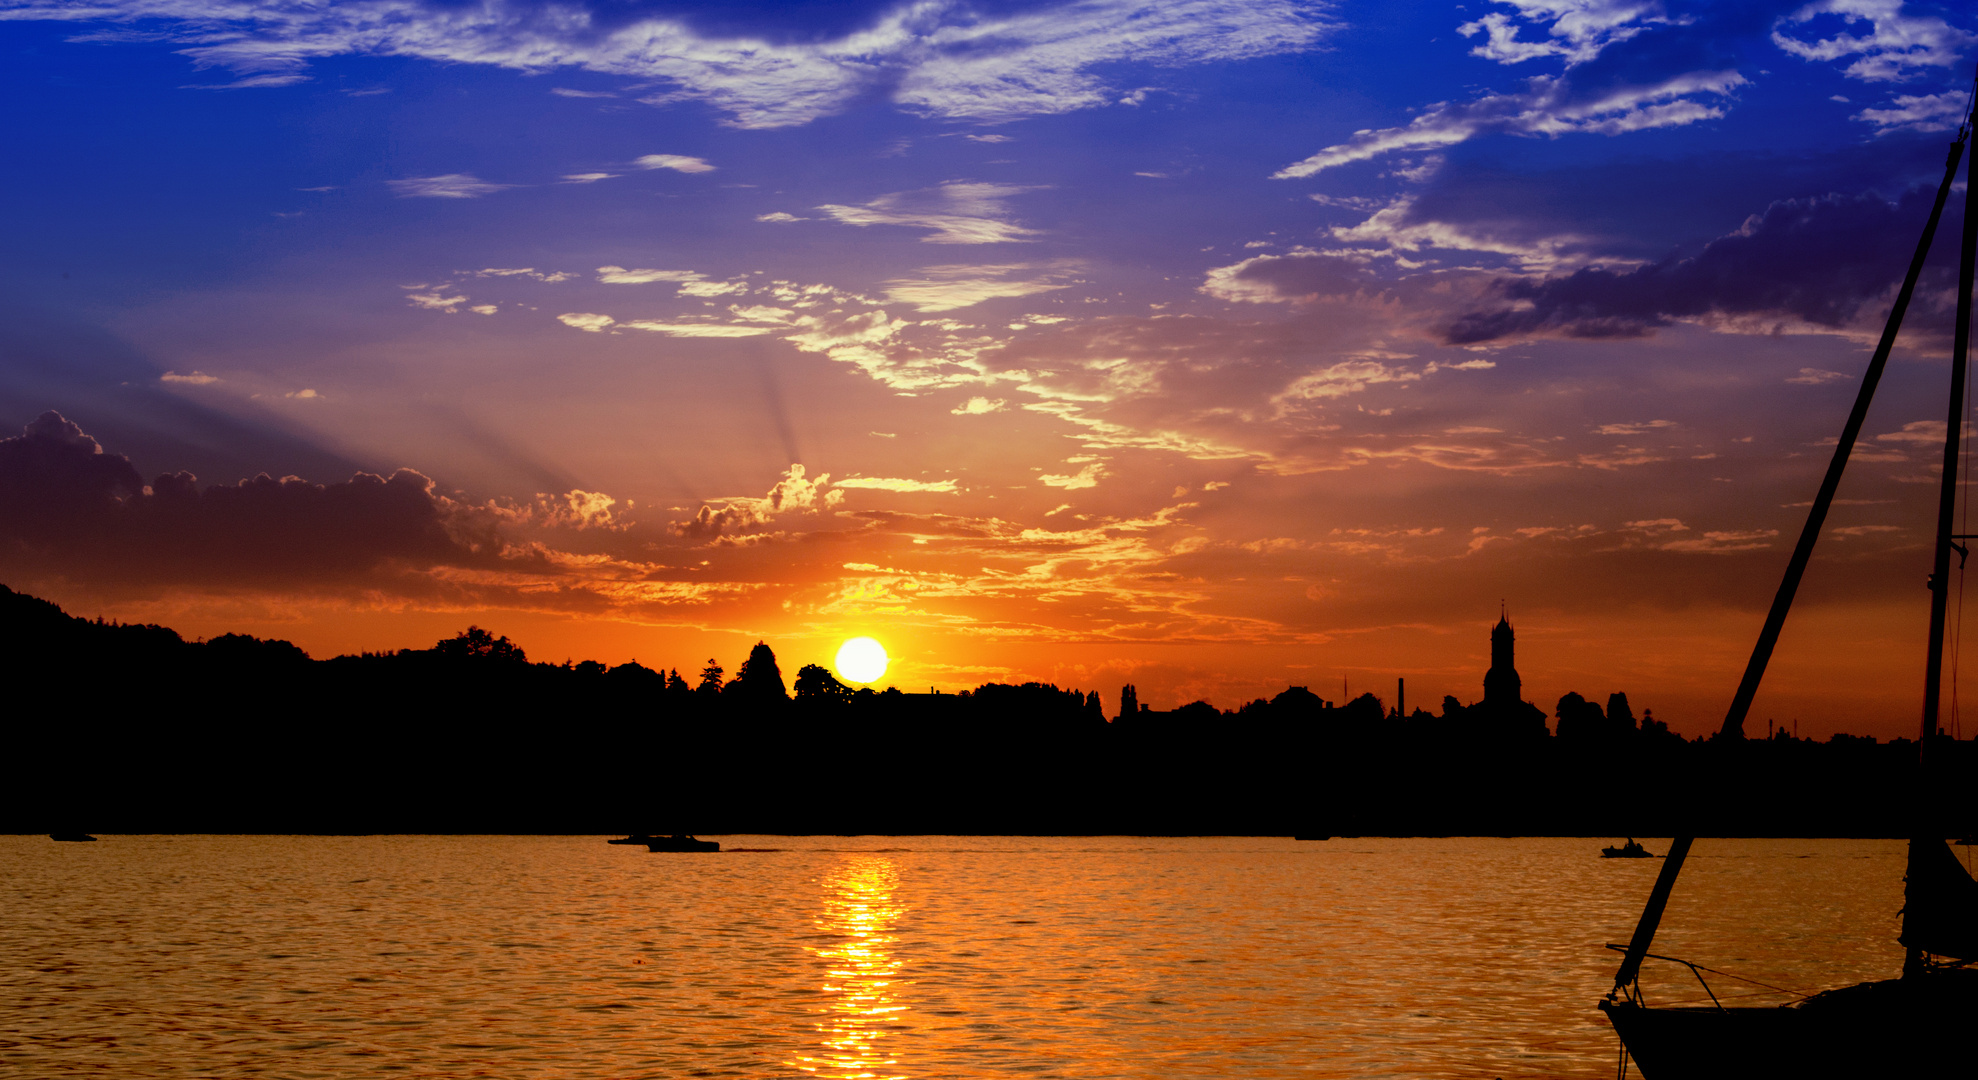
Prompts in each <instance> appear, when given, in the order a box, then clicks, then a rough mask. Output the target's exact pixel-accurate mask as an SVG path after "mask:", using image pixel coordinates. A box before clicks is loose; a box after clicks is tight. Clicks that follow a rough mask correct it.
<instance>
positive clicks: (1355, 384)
mask: <svg viewBox="0 0 1978 1080" xmlns="http://www.w3.org/2000/svg"><path fill="white" fill-rule="evenodd" d="M1421 377H1422V376H1421V374H1420V373H1419V372H1414V371H1408V370H1405V369H1402V368H1393V367H1389V366H1387V365H1386V364H1383V363H1381V362H1380V361H1378V360H1342V361H1340V362H1339V363H1336V364H1332V365H1330V366H1328V367H1324V368H1320V369H1319V370H1317V371H1314V372H1312V373H1311V374H1309V375H1302V376H1300V377H1298V378H1297V379H1295V380H1293V381H1292V383H1291V385H1289V386H1287V387H1285V388H1284V389H1283V390H1282V391H1279V392H1278V394H1277V396H1276V397H1274V398H1272V399H1271V400H1272V401H1274V402H1277V403H1279V404H1283V403H1285V402H1290V401H1311V400H1315V399H1316V400H1323V399H1326V398H1336V397H1345V396H1346V395H1348V394H1357V393H1359V392H1361V391H1363V390H1365V389H1366V388H1367V387H1369V386H1377V385H1379V384H1381V383H1406V382H1417V381H1419V380H1420V379H1421Z"/></svg>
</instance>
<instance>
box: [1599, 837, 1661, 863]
mask: <svg viewBox="0 0 1978 1080" xmlns="http://www.w3.org/2000/svg"><path fill="white" fill-rule="evenodd" d="M1600 857H1601V858H1603V859H1653V858H1655V853H1654V852H1652V851H1650V850H1648V849H1647V848H1645V847H1643V846H1641V845H1640V844H1637V843H1635V838H1634V837H1632V836H1630V837H1628V842H1627V843H1625V844H1622V845H1621V846H1620V847H1604V848H1601V849H1600Z"/></svg>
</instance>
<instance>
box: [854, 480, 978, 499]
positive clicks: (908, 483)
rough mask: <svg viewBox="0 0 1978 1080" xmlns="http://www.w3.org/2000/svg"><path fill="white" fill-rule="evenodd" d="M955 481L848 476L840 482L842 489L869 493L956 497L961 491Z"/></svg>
mask: <svg viewBox="0 0 1978 1080" xmlns="http://www.w3.org/2000/svg"><path fill="white" fill-rule="evenodd" d="M955 483H956V482H955V481H953V480H902V479H898V478H895V477H890V476H848V477H846V478H844V479H843V480H840V481H838V483H837V486H838V487H840V488H862V489H864V490H867V491H899V492H932V493H934V494H940V495H955V494H959V493H960V489H959V488H957V487H956V486H955Z"/></svg>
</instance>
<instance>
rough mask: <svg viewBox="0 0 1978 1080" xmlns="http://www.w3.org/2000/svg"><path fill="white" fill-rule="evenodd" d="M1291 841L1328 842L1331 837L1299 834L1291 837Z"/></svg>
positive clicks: (1317, 834)
mask: <svg viewBox="0 0 1978 1080" xmlns="http://www.w3.org/2000/svg"><path fill="white" fill-rule="evenodd" d="M1292 839H1293V840H1330V839H1332V837H1330V836H1324V835H1321V834H1319V833H1299V834H1298V835H1297V836H1294V837H1292Z"/></svg>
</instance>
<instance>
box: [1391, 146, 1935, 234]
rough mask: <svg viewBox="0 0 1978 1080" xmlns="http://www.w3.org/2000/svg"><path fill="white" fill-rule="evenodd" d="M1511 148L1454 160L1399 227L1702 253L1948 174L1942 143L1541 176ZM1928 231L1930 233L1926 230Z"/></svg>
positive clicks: (1470, 150)
mask: <svg viewBox="0 0 1978 1080" xmlns="http://www.w3.org/2000/svg"><path fill="white" fill-rule="evenodd" d="M1502 149H1503V147H1501V146H1495V145H1490V146H1464V147H1459V148H1457V149H1455V150H1453V151H1451V152H1450V153H1449V155H1448V160H1447V161H1446V162H1445V163H1444V164H1443V165H1442V166H1441V167H1440V168H1438V169H1437V170H1436V171H1435V173H1434V175H1432V176H1431V177H1430V178H1429V179H1428V180H1427V182H1426V183H1425V184H1424V185H1423V187H1422V188H1421V190H1420V192H1419V193H1418V194H1416V195H1415V196H1414V197H1413V199H1412V200H1411V201H1410V202H1409V204H1408V206H1407V209H1406V212H1405V214H1403V215H1402V217H1401V219H1400V221H1399V224H1400V225H1403V226H1416V225H1427V224H1442V225H1449V226H1454V227H1455V228H1456V229H1458V230H1459V231H1460V232H1461V233H1463V234H1464V235H1468V236H1481V237H1488V238H1490V239H1493V240H1498V241H1503V242H1508V243H1511V244H1519V245H1538V244H1541V243H1545V244H1550V245H1552V249H1553V250H1554V251H1556V252H1557V253H1558V254H1559V255H1561V256H1565V257H1571V258H1575V259H1586V260H1598V259H1628V260H1636V259H1649V260H1657V259H1666V258H1669V257H1671V256H1672V255H1687V254H1694V253H1696V252H1697V251H1698V250H1700V249H1701V248H1702V247H1704V246H1705V245H1706V244H1708V243H1709V242H1710V241H1712V240H1713V239H1716V238H1718V237H1721V236H1723V235H1724V234H1725V233H1726V232H1727V231H1729V230H1731V229H1734V228H1736V227H1737V225H1738V223H1739V222H1741V221H1743V220H1745V219H1746V218H1747V217H1749V216H1750V214H1751V212H1752V211H1753V210H1755V209H1757V208H1758V207H1762V206H1766V205H1769V204H1771V203H1774V202H1777V201H1779V200H1781V199H1814V198H1819V197H1821V196H1824V195H1828V194H1831V193H1834V192H1843V191H1846V192H1877V193H1880V194H1882V195H1884V196H1886V197H1888V198H1891V199H1894V198H1899V197H1901V195H1902V194H1903V193H1904V192H1906V191H1908V190H1909V189H1911V188H1912V187H1915V186H1917V185H1919V184H1926V183H1927V184H1935V182H1936V181H1937V179H1938V177H1940V176H1942V175H1943V168H1944V140H1943V139H1941V138H1937V137H1934V136H1909V135H1904V136H1898V137H1890V138H1884V139H1877V140H1874V141H1873V142H1872V143H1866V144H1858V145H1850V146H1845V147H1840V148H1836V149H1833V150H1829V151H1825V152H1820V153H1806V154H1792V155H1783V154H1767V153H1754V152H1727V153H1719V154H1712V155H1709V156H1688V155H1686V156H1682V157H1675V158H1669V159H1666V160H1665V159H1656V158H1644V157H1628V158H1622V159H1617V160H1602V161H1594V162H1587V163H1581V164H1574V165H1567V166H1559V167H1551V168H1533V167H1531V166H1530V165H1529V164H1526V163H1523V162H1521V161H1520V160H1519V158H1517V157H1516V156H1505V155H1504V154H1502V153H1500V152H1499V151H1501V150H1502ZM1919 224H1920V222H1919Z"/></svg>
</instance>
